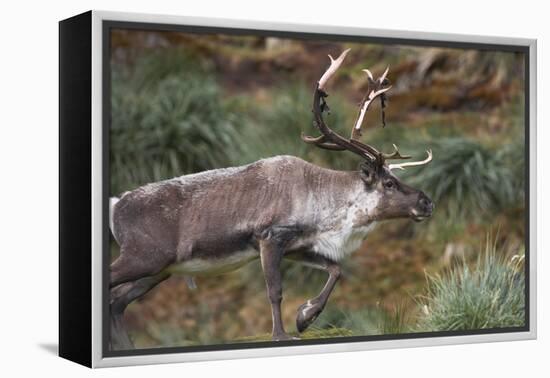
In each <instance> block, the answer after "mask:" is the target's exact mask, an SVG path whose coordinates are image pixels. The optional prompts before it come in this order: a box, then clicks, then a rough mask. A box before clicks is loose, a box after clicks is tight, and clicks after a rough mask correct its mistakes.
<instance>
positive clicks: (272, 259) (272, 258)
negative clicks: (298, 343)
mask: <svg viewBox="0 0 550 378" xmlns="http://www.w3.org/2000/svg"><path fill="white" fill-rule="evenodd" d="M259 244H260V260H261V263H262V269H263V271H264V277H265V283H266V286H267V295H268V297H269V301H270V302H271V316H272V320H273V333H272V335H273V340H275V341H279V340H289V339H292V337H291V336H289V335H288V334H287V333H286V332H285V329H284V326H283V320H282V317H281V301H282V299H283V296H282V291H283V288H282V278H281V260H282V258H283V254H284V244H283V243H281V240H280V239H279V238H278V237H271V236H269V237H268V239H267V240H261V241H260V243H259Z"/></svg>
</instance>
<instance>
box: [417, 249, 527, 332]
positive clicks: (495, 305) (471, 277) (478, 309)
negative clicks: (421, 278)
mask: <svg viewBox="0 0 550 378" xmlns="http://www.w3.org/2000/svg"><path fill="white" fill-rule="evenodd" d="M523 259H524V254H518V255H514V256H513V257H511V258H510V257H508V256H502V255H501V254H499V253H498V251H497V249H496V246H495V245H494V244H491V243H490V242H487V244H486V246H485V250H484V251H482V252H481V253H480V254H479V255H478V258H477V261H476V263H475V264H474V265H473V266H469V265H468V264H467V263H466V262H462V263H461V264H459V265H458V266H456V267H455V268H454V269H452V270H451V271H449V272H448V273H446V274H438V275H429V276H427V294H426V296H425V297H423V298H422V299H421V300H420V301H419V304H420V306H421V308H422V313H423V314H424V315H423V316H422V317H421V318H420V320H419V323H418V330H421V331H455V330H470V329H485V328H503V327H515V326H523V324H524V321H525V275H524V264H523Z"/></svg>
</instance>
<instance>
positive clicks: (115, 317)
mask: <svg viewBox="0 0 550 378" xmlns="http://www.w3.org/2000/svg"><path fill="white" fill-rule="evenodd" d="M168 277H170V274H169V273H166V272H161V273H159V274H157V275H156V276H151V277H145V278H141V279H139V280H136V281H133V282H127V283H124V284H121V285H118V286H117V287H115V288H113V289H111V301H110V310H111V347H112V349H113V350H121V349H122V350H124V349H133V348H134V346H133V344H132V341H131V340H130V337H129V336H128V332H127V331H126V327H125V326H124V310H125V309H126V307H127V306H128V305H129V304H130V303H131V302H132V301H134V300H135V299H137V298H139V297H141V296H143V295H145V294H146V293H147V292H149V291H150V290H151V289H153V288H154V287H155V286H157V285H158V284H159V283H161V282H162V281H164V280H166V279H167V278H168Z"/></svg>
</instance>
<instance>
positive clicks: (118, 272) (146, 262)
mask: <svg viewBox="0 0 550 378" xmlns="http://www.w3.org/2000/svg"><path fill="white" fill-rule="evenodd" d="M154 249H155V247H154V246H151V247H147V246H144V247H142V248H140V249H131V248H127V247H125V246H122V247H121V248H120V256H119V257H118V258H117V259H116V260H115V261H113V263H112V264H111V277H110V287H115V286H118V285H120V284H122V283H125V282H130V281H135V280H137V279H140V278H143V277H149V276H154V275H156V274H158V273H159V272H161V271H162V270H163V269H164V268H166V267H167V266H168V265H170V263H171V262H172V260H171V258H172V257H171V256H170V255H167V254H162V253H156V254H154V255H152V254H144V253H141V251H149V250H154Z"/></svg>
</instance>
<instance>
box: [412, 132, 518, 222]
mask: <svg viewBox="0 0 550 378" xmlns="http://www.w3.org/2000/svg"><path fill="white" fill-rule="evenodd" d="M432 146H433V151H434V160H433V161H432V162H431V163H430V164H429V165H426V166H424V167H422V168H417V169H415V170H409V171H407V172H405V174H404V175H403V176H404V178H405V180H407V182H409V183H410V184H412V185H413V186H418V187H421V188H422V189H424V190H426V191H427V192H428V194H429V195H430V196H431V197H432V200H433V201H434V202H435V203H436V206H437V208H438V209H437V211H441V209H442V210H443V211H444V212H445V216H446V217H447V218H448V219H451V220H452V222H456V220H457V219H460V218H462V219H464V218H468V219H469V221H471V220H472V219H480V218H487V217H490V216H492V215H494V214H495V213H498V212H500V211H502V210H503V209H504V208H507V207H522V206H523V195H522V193H523V188H522V186H523V184H522V183H523V176H522V175H521V174H519V171H520V170H518V169H517V164H521V163H522V162H523V158H522V155H521V152H522V148H521V146H520V145H519V143H517V144H515V145H514V146H513V147H509V146H507V145H504V146H503V147H500V148H499V149H495V148H491V147H488V146H485V145H484V144H482V143H480V142H478V141H474V140H471V139H468V138H463V137H462V138H459V137H454V138H445V139H442V140H439V141H437V142H434V143H433V144H432ZM510 161H514V163H513V164H511V163H510Z"/></svg>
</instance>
